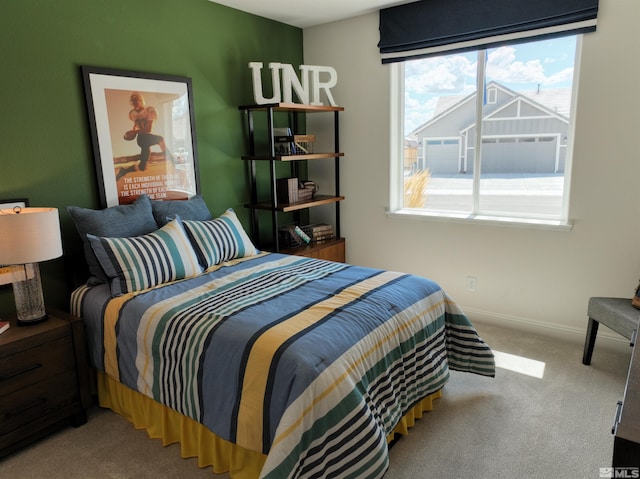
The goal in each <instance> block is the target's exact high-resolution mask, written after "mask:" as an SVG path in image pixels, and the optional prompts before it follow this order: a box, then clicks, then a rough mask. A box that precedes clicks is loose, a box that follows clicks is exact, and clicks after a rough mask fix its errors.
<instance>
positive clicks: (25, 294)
mask: <svg viewBox="0 0 640 479" xmlns="http://www.w3.org/2000/svg"><path fill="white" fill-rule="evenodd" d="M14 268H15V269H14V270H13V271H12V273H13V275H14V276H13V296H14V299H15V302H16V313H17V316H18V319H17V324H18V325H20V326H26V325H30V324H37V323H41V322H43V321H45V320H46V319H47V312H46V311H45V309H44V296H43V294H42V284H41V282H40V268H39V267H38V263H28V264H23V265H18V266H14Z"/></svg>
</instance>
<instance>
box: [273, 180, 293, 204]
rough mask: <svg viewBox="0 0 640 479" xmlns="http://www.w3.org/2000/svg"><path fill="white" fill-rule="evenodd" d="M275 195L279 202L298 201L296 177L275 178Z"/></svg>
mask: <svg viewBox="0 0 640 479" xmlns="http://www.w3.org/2000/svg"><path fill="white" fill-rule="evenodd" d="M276 195H277V197H278V201H279V202H281V203H296V202H297V201H298V178H278V179H277V180H276Z"/></svg>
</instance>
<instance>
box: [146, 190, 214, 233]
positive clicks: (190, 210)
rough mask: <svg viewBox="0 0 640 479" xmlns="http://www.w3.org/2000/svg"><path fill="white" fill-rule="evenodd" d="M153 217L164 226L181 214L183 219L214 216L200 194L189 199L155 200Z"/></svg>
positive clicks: (199, 219)
mask: <svg viewBox="0 0 640 479" xmlns="http://www.w3.org/2000/svg"><path fill="white" fill-rule="evenodd" d="M151 210H152V211H153V217H154V218H155V220H156V223H158V226H164V225H166V224H167V223H168V222H169V221H171V220H172V219H174V218H175V217H176V216H179V217H180V219H181V220H183V221H184V220H197V221H205V220H210V219H211V218H213V216H211V213H210V212H209V208H208V207H207V204H206V203H205V202H204V200H203V199H202V197H201V196H200V195H196V196H194V197H192V198H190V199H188V200H167V201H159V200H154V201H152V202H151Z"/></svg>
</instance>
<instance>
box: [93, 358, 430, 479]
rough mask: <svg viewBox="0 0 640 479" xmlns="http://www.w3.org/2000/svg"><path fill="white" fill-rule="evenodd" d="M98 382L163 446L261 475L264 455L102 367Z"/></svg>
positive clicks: (252, 478)
mask: <svg viewBox="0 0 640 479" xmlns="http://www.w3.org/2000/svg"><path fill="white" fill-rule="evenodd" d="M97 386H98V398H99V403H100V406H102V407H105V408H109V409H111V410H113V411H114V412H116V413H117V414H119V415H120V416H122V417H124V418H125V419H127V420H128V421H129V422H131V423H132V424H133V425H134V427H135V428H136V429H146V431H147V434H148V435H149V437H151V438H154V439H162V444H163V445H165V446H167V445H169V444H173V443H175V442H177V443H179V444H180V452H181V456H182V457H183V458H188V457H197V458H198V466H200V467H207V466H211V467H212V469H213V472H214V473H216V474H222V473H225V472H228V473H229V475H230V476H231V477H232V478H233V479H256V478H258V477H259V476H260V471H261V470H262V466H263V465H264V462H265V460H266V457H267V456H266V455H264V454H260V453H258V452H255V451H250V450H248V449H245V448H243V447H241V446H238V445H235V444H233V443H231V442H229V441H225V440H224V439H222V438H220V437H218V436H217V435H215V434H214V433H212V432H211V431H210V430H209V429H207V428H206V427H205V426H203V425H202V424H200V423H198V422H196V421H194V420H193V419H191V418H188V417H186V416H183V415H182V414H180V413H179V412H177V411H174V410H173V409H171V408H168V407H166V406H163V405H162V404H160V403H158V402H157V401H154V400H153V399H151V398H149V397H147V396H145V395H143V394H141V393H139V392H137V391H134V390H132V389H130V388H128V387H127V386H124V385H123V384H122V383H119V382H118V381H115V380H113V379H112V378H111V377H109V376H108V375H107V374H105V373H103V372H102V371H98V376H97ZM440 396H441V391H436V392H435V393H433V394H431V395H429V396H427V397H426V398H424V399H423V400H422V401H420V402H419V403H418V404H416V405H415V406H414V407H413V408H412V409H411V410H410V411H409V412H408V413H407V414H406V415H404V416H403V417H402V419H400V422H399V423H398V425H397V426H396V427H395V429H394V430H393V432H392V433H391V434H390V435H389V436H388V437H387V441H389V442H390V441H391V440H392V439H393V438H394V437H395V436H396V435H397V434H401V435H407V434H408V433H409V428H410V427H412V426H413V425H414V424H415V422H416V419H420V418H421V417H422V414H423V413H424V412H426V411H431V409H433V400H434V399H438V398H440Z"/></svg>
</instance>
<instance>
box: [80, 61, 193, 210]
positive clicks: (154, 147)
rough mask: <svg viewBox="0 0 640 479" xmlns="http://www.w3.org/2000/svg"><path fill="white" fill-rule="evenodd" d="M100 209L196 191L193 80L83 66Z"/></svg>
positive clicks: (188, 196)
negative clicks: (146, 198) (143, 195)
mask: <svg viewBox="0 0 640 479" xmlns="http://www.w3.org/2000/svg"><path fill="white" fill-rule="evenodd" d="M81 71H82V78H83V85H84V91H85V98H86V103H87V111H88V118H89V127H90V130H91V140H92V145H93V153H94V158H95V166H96V174H97V177H98V178H97V179H98V192H99V196H100V201H101V205H102V207H103V208H106V207H109V206H115V205H118V204H127V203H131V202H133V201H134V200H135V199H136V198H137V197H138V196H140V195H142V194H147V195H148V196H149V197H150V198H151V199H156V200H176V199H188V198H191V197H192V196H194V195H196V194H199V193H200V180H199V172H198V154H197V145H196V135H195V115H194V109H193V92H192V84H191V79H190V78H188V77H182V76H174V75H163V74H157V73H142V72H135V71H126V70H117V69H111V68H101V67H93V66H86V65H84V66H81Z"/></svg>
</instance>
